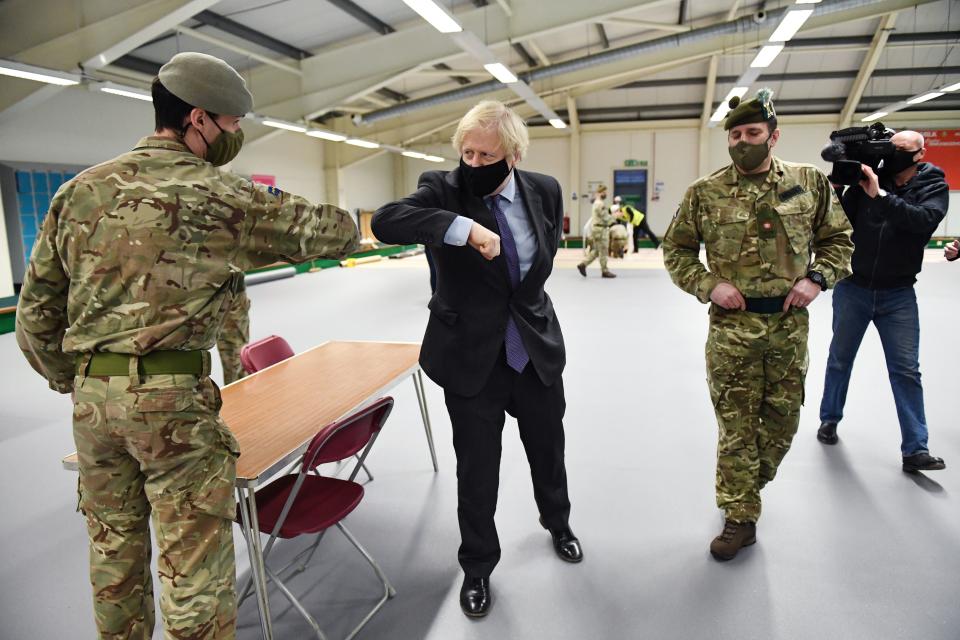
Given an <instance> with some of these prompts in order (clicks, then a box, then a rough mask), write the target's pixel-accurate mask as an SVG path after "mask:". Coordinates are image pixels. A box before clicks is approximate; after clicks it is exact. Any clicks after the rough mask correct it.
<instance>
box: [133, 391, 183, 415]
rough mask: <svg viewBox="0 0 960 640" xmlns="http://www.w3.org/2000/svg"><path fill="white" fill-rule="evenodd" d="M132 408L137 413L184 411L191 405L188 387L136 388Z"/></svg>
mask: <svg viewBox="0 0 960 640" xmlns="http://www.w3.org/2000/svg"><path fill="white" fill-rule="evenodd" d="M134 394H135V397H134V400H133V410H134V411H137V412H139V413H156V412H160V411H169V412H175V411H186V410H187V409H189V408H190V407H191V406H193V403H194V398H193V391H192V390H190V389H142V390H141V389H136V390H135V391H134Z"/></svg>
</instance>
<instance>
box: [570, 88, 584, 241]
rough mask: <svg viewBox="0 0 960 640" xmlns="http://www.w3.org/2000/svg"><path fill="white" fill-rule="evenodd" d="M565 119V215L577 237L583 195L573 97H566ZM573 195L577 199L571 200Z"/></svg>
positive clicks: (578, 120) (575, 102) (575, 108)
mask: <svg viewBox="0 0 960 640" xmlns="http://www.w3.org/2000/svg"><path fill="white" fill-rule="evenodd" d="M567 118H568V119H569V120H570V154H569V156H570V178H569V180H570V181H569V182H568V185H569V189H570V193H569V194H567V204H566V206H568V207H569V208H568V209H567V215H569V216H570V235H573V236H575V235H579V234H580V229H583V223H582V222H581V221H580V209H581V207H580V201H581V200H582V199H583V197H584V194H583V193H581V191H580V115H579V114H578V113H577V101H576V100H575V99H574V97H573V96H571V95H567ZM573 194H576V195H577V199H576V200H573V199H572V196H573Z"/></svg>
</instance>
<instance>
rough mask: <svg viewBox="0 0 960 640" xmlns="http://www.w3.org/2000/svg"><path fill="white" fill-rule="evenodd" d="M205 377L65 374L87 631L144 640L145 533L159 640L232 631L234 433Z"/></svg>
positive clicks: (149, 600) (148, 613)
mask: <svg viewBox="0 0 960 640" xmlns="http://www.w3.org/2000/svg"><path fill="white" fill-rule="evenodd" d="M219 410H220V393H219V391H218V389H217V387H216V385H215V384H214V383H213V381H212V380H211V379H210V378H209V377H208V376H203V377H199V378H198V377H197V376H193V375H153V376H145V377H142V378H140V379H139V380H138V379H137V378H135V377H134V378H131V377H127V376H110V377H100V376H97V377H93V376H88V377H82V376H78V377H77V378H76V379H75V391H74V410H73V433H74V440H75V441H76V445H77V455H78V459H79V466H80V483H79V494H80V496H79V510H80V511H82V512H83V514H84V515H85V516H86V520H87V531H88V533H89V538H90V582H91V584H92V586H93V608H94V615H95V617H96V624H97V629H98V632H99V635H98V638H100V639H101V640H108V639H109V640H120V639H121V638H122V639H124V640H133V639H137V640H149V639H150V638H152V637H153V627H154V598H153V580H152V578H151V575H150V558H151V545H150V528H149V521H150V520H151V519H152V521H153V527H154V532H155V534H156V549H157V553H158V558H157V564H158V569H159V574H160V584H161V595H160V610H161V612H162V614H163V621H164V630H165V633H164V638H165V639H167V640H173V639H177V640H182V639H184V638H190V639H191V640H200V639H204V640H206V639H210V640H212V639H217V640H221V639H232V638H235V625H236V611H237V603H236V593H235V582H236V569H235V566H234V551H233V531H232V520H233V518H234V513H235V508H236V507H235V502H234V499H233V488H234V482H235V479H236V456H237V455H239V451H238V447H237V442H236V440H235V439H234V437H233V435H232V434H231V433H230V431H229V430H228V429H227V427H226V425H224V423H223V422H222V421H221V420H220V418H219V415H218V412H219Z"/></svg>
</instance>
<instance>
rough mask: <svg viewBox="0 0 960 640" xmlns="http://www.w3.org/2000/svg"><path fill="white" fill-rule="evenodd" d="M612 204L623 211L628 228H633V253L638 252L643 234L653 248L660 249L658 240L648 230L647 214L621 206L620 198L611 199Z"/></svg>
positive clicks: (649, 229) (634, 208) (631, 207)
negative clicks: (618, 206)
mask: <svg viewBox="0 0 960 640" xmlns="http://www.w3.org/2000/svg"><path fill="white" fill-rule="evenodd" d="M613 204H614V205H620V210H621V211H623V218H624V220H626V221H627V222H629V223H630V226H632V227H633V252H634V253H637V252H638V251H639V250H640V238H641V237H643V235H644V234H646V236H647V237H648V238H650V242H652V243H653V248H654V249H657V248H659V247H660V240H659V239H658V238H657V236H656V234H655V233H654V232H653V229H651V228H650V221H649V220H648V219H647V214H646V213H644V212H643V211H640V210H639V209H637V208H636V207H634V206H633V205H630V204H623V201H622V199H621V198H620V196H614V197H613Z"/></svg>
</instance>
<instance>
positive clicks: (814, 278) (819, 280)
mask: <svg viewBox="0 0 960 640" xmlns="http://www.w3.org/2000/svg"><path fill="white" fill-rule="evenodd" d="M807 279H808V280H810V281H811V282H813V283H814V284H816V285H819V287H820V291H826V290H827V279H826V278H824V277H823V274H822V273H820V272H819V271H808V272H807Z"/></svg>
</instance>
